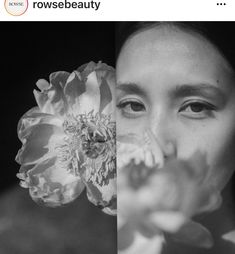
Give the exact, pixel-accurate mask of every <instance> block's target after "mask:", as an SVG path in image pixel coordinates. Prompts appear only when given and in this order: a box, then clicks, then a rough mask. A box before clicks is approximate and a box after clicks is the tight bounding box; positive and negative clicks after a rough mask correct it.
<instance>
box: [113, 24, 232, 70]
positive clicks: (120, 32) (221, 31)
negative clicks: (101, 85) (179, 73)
mask: <svg viewBox="0 0 235 254" xmlns="http://www.w3.org/2000/svg"><path fill="white" fill-rule="evenodd" d="M161 23H169V24H172V25H174V26H176V27H179V28H182V29H183V30H191V31H194V32H196V33H198V34H201V35H202V36H203V37H204V38H206V39H207V40H209V41H210V42H211V43H212V44H214V45H215V46H216V47H217V48H218V49H219V51H220V52H221V53H222V54H223V55H224V57H225V58H226V59H227V61H228V62H229V63H230V64H231V66H232V67H233V69H234V70H235V22H119V23H117V25H116V58H117V57H118V55H119V53H120V50H121V48H122V46H123V45H124V43H125V42H126V40H127V39H128V38H129V37H130V36H131V35H133V34H135V33H136V32H138V31H141V30H145V29H148V28H151V27H152V26H155V25H158V24H161Z"/></svg>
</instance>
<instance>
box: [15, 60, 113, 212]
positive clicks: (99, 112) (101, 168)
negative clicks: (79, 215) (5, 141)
mask: <svg viewBox="0 0 235 254" xmlns="http://www.w3.org/2000/svg"><path fill="white" fill-rule="evenodd" d="M36 85H37V87H38V88H39V89H40V91H38V90H34V96H35V99H36V102H37V104H38V106H37V107H35V108H32V109H31V110H29V111H28V112H27V113H26V114H25V115H23V116H22V118H21V119H20V121H19V124H18V137H19V139H20V140H21V142H22V144H23V145H22V148H21V149H20V150H19V152H18V154H17V156H16V161H17V162H18V163H19V164H21V168H20V172H19V173H18V174H17V176H18V178H20V179H21V182H20V185H21V186H22V187H24V188H29V193H30V195H31V197H32V198H33V199H34V200H35V201H36V202H39V203H43V204H45V205H47V206H52V207H56V206H60V205H63V204H66V203H69V202H71V201H73V200H74V199H76V198H77V197H78V196H79V195H80V194H81V192H82V191H83V189H85V188H86V190H87V197H88V199H89V200H90V201H91V202H92V203H93V204H95V205H96V206H99V207H101V208H102V209H103V210H104V212H106V213H108V214H115V213H116V166H115V158H116V154H115V135H116V129H115V119H114V100H113V89H114V85H115V74H114V69H113V68H112V67H110V66H108V65H106V64H104V63H101V62H99V63H98V64H95V63H94V62H90V63H88V64H85V65H83V66H81V67H80V68H78V69H77V70H76V71H74V72H72V73H71V74H69V73H67V72H63V71H60V72H55V73H52V74H51V75H50V82H47V81H46V80H43V79H40V80H39V81H38V82H37V84H36Z"/></svg>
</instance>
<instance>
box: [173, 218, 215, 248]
mask: <svg viewBox="0 0 235 254" xmlns="http://www.w3.org/2000/svg"><path fill="white" fill-rule="evenodd" d="M172 238H173V239H174V240H176V241H179V242H183V243H185V244H188V245H192V246H196V247H202V248H211V247H212V246H213V238H212V236H211V233H210V232H209V231H208V230H207V229H206V228H205V227H203V226H202V225H201V224H199V223H197V222H193V221H189V222H187V223H186V224H185V225H183V226H182V227H181V229H180V230H179V231H178V232H177V233H175V234H174V235H172Z"/></svg>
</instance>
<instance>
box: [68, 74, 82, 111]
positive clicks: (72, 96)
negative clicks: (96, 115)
mask: <svg viewBox="0 0 235 254" xmlns="http://www.w3.org/2000/svg"><path fill="white" fill-rule="evenodd" d="M85 91H86V86H85V82H83V81H82V80H81V77H80V74H79V73H78V72H77V71H74V72H72V73H71V74H70V76H69V78H68V79H67V82H66V85H65V87H64V94H65V97H66V99H67V102H68V105H69V110H70V111H74V112H76V111H77V110H78V109H79V107H80V102H79V97H80V96H81V95H82V94H83V93H84V92H85Z"/></svg>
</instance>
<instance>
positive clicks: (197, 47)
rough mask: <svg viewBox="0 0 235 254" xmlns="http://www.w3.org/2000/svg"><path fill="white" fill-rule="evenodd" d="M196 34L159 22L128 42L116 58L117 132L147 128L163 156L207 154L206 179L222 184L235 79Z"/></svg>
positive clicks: (229, 166)
mask: <svg viewBox="0 0 235 254" xmlns="http://www.w3.org/2000/svg"><path fill="white" fill-rule="evenodd" d="M234 81H235V80H234V76H233V72H232V70H231V68H230V66H229V64H228V63H227V62H226V60H225V59H224V58H223V56H222V55H221V54H220V53H219V51H218V50H217V49H216V48H215V47H214V46H213V45H212V44H210V43H209V42H208V41H206V40H205V39H204V38H202V37H201V36H199V35H197V34H195V33H190V32H183V31H181V30H180V29H178V28H171V27H167V26H159V27H155V28H151V29H149V30H145V31H142V32H139V33H138V34H136V35H134V36H133V37H132V38H131V39H130V40H128V41H127V42H126V44H125V46H124V48H123V49H122V51H121V53H120V56H119V58H118V62H117V83H118V85H117V132H118V135H125V134H134V135H136V136H139V137H141V136H143V133H144V132H145V131H146V130H147V129H150V130H151V131H152V133H153V134H154V137H155V140H156V142H157V143H158V145H159V147H160V150H161V152H162V153H163V155H164V158H165V160H167V159H169V158H171V157H177V158H180V159H187V158H190V157H191V156H192V155H193V154H194V153H195V152H197V151H200V152H203V153H205V154H206V158H207V163H208V165H209V166H210V172H211V175H210V177H211V178H210V182H211V183H212V184H214V185H215V186H217V187H218V188H221V189H222V188H223V186H224V185H225V184H226V182H227V180H228V179H229V178H230V176H231V173H232V170H233V167H235V166H234V162H235V159H233V158H235V156H233V153H235V92H234V90H235V89H234V88H235V83H234Z"/></svg>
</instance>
